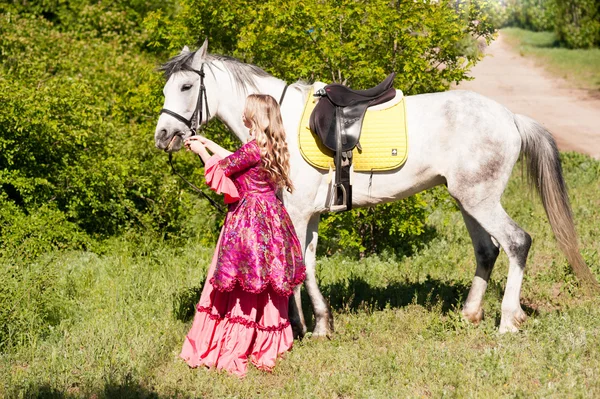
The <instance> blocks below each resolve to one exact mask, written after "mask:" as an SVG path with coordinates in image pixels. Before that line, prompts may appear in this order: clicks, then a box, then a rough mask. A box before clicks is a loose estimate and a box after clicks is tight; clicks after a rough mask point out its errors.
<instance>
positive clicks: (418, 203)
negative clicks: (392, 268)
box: [319, 194, 428, 256]
mask: <svg viewBox="0 0 600 399" xmlns="http://www.w3.org/2000/svg"><path fill="white" fill-rule="evenodd" d="M427 210H428V207H427V204H426V203H425V201H424V200H423V197H422V196H421V195H419V194H417V195H414V196H412V197H409V198H406V199H404V200H402V201H400V202H399V203H389V204H383V205H379V206H377V207H374V208H362V209H355V210H353V211H352V212H343V213H333V214H329V215H326V216H324V217H323V218H322V220H321V223H320V225H319V234H320V237H321V238H320V241H319V251H320V252H321V253H322V254H327V255H331V254H334V253H336V252H340V253H342V254H344V255H349V256H356V255H360V256H365V255H369V254H374V253H380V252H382V251H386V252H389V253H392V254H396V255H410V254H411V253H412V252H413V250H414V248H415V247H418V246H419V245H420V244H421V243H422V239H423V237H422V235H423V233H425V218H426V216H427V213H428V212H427Z"/></svg>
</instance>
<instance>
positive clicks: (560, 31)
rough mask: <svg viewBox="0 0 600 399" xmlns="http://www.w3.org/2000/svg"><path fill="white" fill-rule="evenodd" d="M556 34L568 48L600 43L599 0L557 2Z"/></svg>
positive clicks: (587, 46) (565, 0)
mask: <svg viewBox="0 0 600 399" xmlns="http://www.w3.org/2000/svg"><path fill="white" fill-rule="evenodd" d="M557 4H558V10H557V15H556V16H557V19H556V34H557V36H558V39H559V40H560V41H561V43H563V44H564V45H565V46H566V47H569V48H590V47H594V46H598V45H600V0H564V1H559V2H557Z"/></svg>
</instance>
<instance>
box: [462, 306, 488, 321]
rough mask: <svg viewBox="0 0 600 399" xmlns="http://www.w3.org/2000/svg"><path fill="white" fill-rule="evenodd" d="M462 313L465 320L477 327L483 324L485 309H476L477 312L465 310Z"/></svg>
mask: <svg viewBox="0 0 600 399" xmlns="http://www.w3.org/2000/svg"><path fill="white" fill-rule="evenodd" d="M461 313H462V316H463V318H464V319H465V320H467V321H469V322H471V323H473V324H475V325H478V324H479V323H480V322H481V320H483V309H482V308H479V309H476V310H475V311H471V310H467V309H463V310H462V312H461Z"/></svg>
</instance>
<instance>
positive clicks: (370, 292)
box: [321, 276, 469, 314]
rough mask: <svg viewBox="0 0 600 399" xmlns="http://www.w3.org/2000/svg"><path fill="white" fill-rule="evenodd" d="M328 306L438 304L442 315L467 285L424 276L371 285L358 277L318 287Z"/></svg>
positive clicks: (457, 302)
mask: <svg viewBox="0 0 600 399" xmlns="http://www.w3.org/2000/svg"><path fill="white" fill-rule="evenodd" d="M321 289H322V291H323V295H324V296H325V298H327V300H328V301H329V304H330V306H331V307H332V308H333V309H336V310H338V311H356V310H364V309H370V310H382V309H384V308H386V307H391V308H398V307H403V306H407V305H410V304H413V303H414V304H418V305H421V306H423V307H425V308H428V309H431V308H433V307H438V306H440V307H441V310H442V313H443V314H446V313H448V312H449V311H450V310H452V309H454V308H455V307H456V306H458V305H460V304H461V303H462V302H463V301H464V299H465V298H466V296H467V293H468V291H469V286H467V285H465V284H463V283H457V282H448V281H442V280H437V279H434V278H431V277H430V276H427V279H426V280H425V281H423V282H413V281H405V282H394V283H392V284H389V285H388V286H386V287H373V286H372V285H371V284H369V283H368V282H367V281H365V280H364V279H363V278H361V277H351V278H350V279H349V280H347V281H342V282H337V283H334V284H330V285H325V286H321Z"/></svg>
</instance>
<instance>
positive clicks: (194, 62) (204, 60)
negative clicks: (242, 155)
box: [154, 42, 598, 336]
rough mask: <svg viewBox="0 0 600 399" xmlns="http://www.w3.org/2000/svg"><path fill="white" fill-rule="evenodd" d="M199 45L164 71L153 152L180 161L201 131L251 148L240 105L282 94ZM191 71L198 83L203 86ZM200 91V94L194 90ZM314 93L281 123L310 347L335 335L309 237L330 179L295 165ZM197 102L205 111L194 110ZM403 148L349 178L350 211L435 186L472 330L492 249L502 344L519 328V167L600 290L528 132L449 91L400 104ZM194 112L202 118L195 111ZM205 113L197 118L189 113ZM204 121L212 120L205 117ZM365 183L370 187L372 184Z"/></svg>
mask: <svg viewBox="0 0 600 399" xmlns="http://www.w3.org/2000/svg"><path fill="white" fill-rule="evenodd" d="M207 47H208V44H207V42H205V43H204V45H203V46H202V47H201V48H200V49H199V50H198V51H196V52H190V51H189V50H188V49H187V47H186V48H184V49H183V51H182V52H181V54H179V55H178V56H176V57H174V58H172V59H171V60H169V61H168V62H167V63H166V64H165V65H163V70H164V71H165V75H166V76H167V83H166V85H165V87H164V90H163V92H164V96H165V103H164V109H166V110H167V111H165V113H161V115H160V117H159V119H158V123H157V127H156V132H155V136H154V137H155V143H156V147H158V148H159V149H162V150H166V151H169V152H170V151H177V150H179V149H180V148H181V146H182V142H183V140H184V139H185V138H187V137H189V136H190V135H191V134H192V131H191V130H190V126H191V125H192V124H193V121H192V119H194V117H195V118H196V119H200V120H199V121H197V122H198V124H204V123H207V122H208V119H210V118H211V117H213V116H214V117H217V118H218V119H220V120H221V121H222V122H223V123H225V125H227V127H228V128H229V129H230V130H231V131H232V132H233V133H234V134H235V135H236V136H237V137H238V138H239V139H240V141H242V142H246V141H247V140H248V129H247V128H245V127H244V124H243V123H242V119H241V115H242V110H243V107H244V104H245V101H246V96H247V95H248V94H251V93H264V94H270V95H272V96H273V97H274V98H275V99H280V98H281V96H282V93H283V92H284V88H285V87H286V83H285V82H284V81H282V80H280V79H277V78H275V77H273V76H271V75H269V74H268V73H266V72H265V71H263V70H262V69H260V68H258V67H256V66H254V65H250V64H245V63H242V62H240V61H238V60H236V59H233V58H230V57H224V56H216V55H211V54H208V53H207ZM199 71H203V72H204V71H206V73H205V77H203V78H201V77H200V76H199V75H200V73H199ZM201 82H202V83H203V84H204V87H205V94H204V93H202V91H201V90H200V86H201ZM310 88H311V86H308V85H306V84H303V83H300V82H298V83H295V84H292V85H290V86H289V88H288V89H287V92H286V94H285V97H284V99H283V103H282V105H281V112H282V115H283V121H284V124H285V128H286V131H287V141H288V146H289V151H290V154H291V176H292V180H293V182H294V186H295V191H294V193H293V194H291V195H287V196H286V197H285V204H286V208H287V210H288V212H289V214H290V216H291V218H292V220H293V223H294V226H295V228H296V231H297V233H298V237H299V239H300V242H301V243H302V244H303V245H304V251H305V252H304V260H305V263H306V269H307V273H306V274H307V276H306V280H305V283H304V284H305V287H306V290H307V293H308V295H309V297H310V300H311V303H312V308H313V311H314V316H315V327H314V331H313V335H314V336H323V335H329V334H330V333H331V332H332V331H333V318H332V314H331V311H330V308H329V306H328V304H327V302H326V301H325V299H324V298H323V295H322V294H321V292H320V290H319V287H318V286H317V281H316V276H315V263H316V256H315V253H316V247H317V236H318V233H317V229H318V224H319V218H320V214H321V213H323V212H326V211H327V207H326V197H327V192H328V186H329V183H328V173H327V172H325V171H322V170H318V169H315V168H313V167H312V166H310V165H309V164H308V163H307V162H306V161H305V160H304V159H303V158H302V156H301V154H300V151H299V147H298V139H297V131H298V126H299V124H300V119H301V115H302V111H303V108H304V104H305V102H306V100H307V96H308V93H309V90H310ZM199 100H201V101H199ZM405 101H406V110H407V121H408V148H409V150H410V152H409V154H408V159H407V161H406V163H405V164H404V165H403V166H402V167H400V168H398V169H396V170H394V171H390V172H381V173H375V174H373V176H372V178H371V175H370V174H369V173H356V174H355V176H353V183H352V185H353V198H352V201H353V206H355V207H367V206H373V205H377V204H381V203H384V202H391V201H397V200H400V199H402V198H404V197H407V196H409V195H413V194H415V193H417V192H419V191H422V190H426V189H428V188H431V187H433V186H436V185H439V184H446V185H447V187H448V191H449V192H450V195H452V197H453V198H454V199H455V200H456V201H457V202H458V204H459V206H460V210H461V212H462V215H463V218H464V221H465V224H466V226H467V229H468V231H469V234H470V236H471V240H472V242H473V247H474V249H475V257H476V260H477V268H476V272H475V277H474V279H473V283H472V286H471V289H470V291H469V295H468V297H467V300H466V302H465V304H464V307H463V309H462V314H463V315H464V317H465V318H466V319H468V320H470V321H472V322H474V323H478V322H479V321H481V319H482V318H483V310H482V300H483V296H484V293H485V290H486V288H487V285H488V280H489V277H490V274H491V272H492V269H493V267H494V263H495V261H496V258H497V257H498V254H499V248H500V247H502V249H503V250H504V251H505V252H506V254H507V256H508V259H509V263H510V264H509V271H508V278H507V282H506V290H505V292H504V297H503V299H502V316H501V320H500V332H515V331H518V327H519V325H520V324H521V323H522V322H523V321H524V320H525V319H526V315H525V313H524V312H523V310H522V309H521V305H520V294H521V283H522V280H523V271H524V268H525V264H526V260H527V254H528V252H529V248H530V246H531V237H530V236H529V234H527V232H525V231H524V230H523V229H522V228H520V227H519V226H518V225H517V224H516V223H515V222H514V221H513V220H512V219H511V218H510V217H509V216H508V215H507V214H506V212H505V211H504V209H503V208H502V205H501V204H500V198H501V196H502V193H503V192H504V189H505V187H506V184H507V182H508V179H509V177H510V175H511V171H512V169H513V166H514V165H515V163H516V162H517V159H518V158H519V156H520V155H523V156H524V157H525V158H526V160H527V162H526V165H527V172H528V176H529V177H530V182H531V184H532V185H533V186H534V187H535V189H536V190H537V192H538V193H539V195H540V197H541V199H542V203H543V205H544V208H545V210H546V213H547V215H548V218H549V221H550V224H551V226H552V229H553V231H554V234H555V236H556V238H557V241H558V244H559V247H560V248H561V250H562V251H563V253H564V254H565V255H566V257H567V259H568V261H569V263H570V264H571V266H572V268H573V270H574V272H575V273H576V275H577V276H578V278H579V279H580V281H581V282H583V283H585V284H586V286H587V287H592V288H594V289H598V283H597V281H596V280H595V278H594V276H593V274H592V273H591V271H590V270H589V268H588V267H587V265H586V264H585V262H584V260H583V258H582V257H581V255H580V253H579V250H578V243H577V236H576V232H575V228H574V224H573V219H572V214H571V209H570V204H569V199H568V196H567V192H566V188H565V183H564V180H563V176H562V168H561V165H560V160H559V154H558V151H557V148H556V143H555V141H554V139H553V138H552V136H551V135H550V133H549V132H548V131H547V130H546V129H545V128H544V127H542V126H541V125H540V124H539V123H537V122H536V121H534V120H532V119H529V118H527V117H525V116H522V115H516V114H513V113H512V112H510V111H509V110H508V109H506V108H505V107H503V106H502V105H500V104H498V103H496V102H494V101H492V100H490V99H488V98H486V97H483V96H481V95H478V94H476V93H472V92H468V91H449V92H444V93H435V94H423V95H416V96H408V97H406V100H405ZM199 104H201V106H199ZM198 108H201V110H204V109H205V108H206V110H207V111H208V110H209V111H210V113H208V112H206V113H202V112H201V113H200V116H199V117H197V116H194V115H196V110H197V109H198ZM211 114H212V115H211ZM371 179H372V180H371ZM290 305H291V307H290V318H291V322H292V324H293V326H294V331H295V333H296V334H297V335H303V334H304V333H305V332H306V324H305V321H304V316H303V314H302V307H301V306H300V290H299V287H298V289H297V290H296V292H295V295H294V297H293V300H291V301H290Z"/></svg>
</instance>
